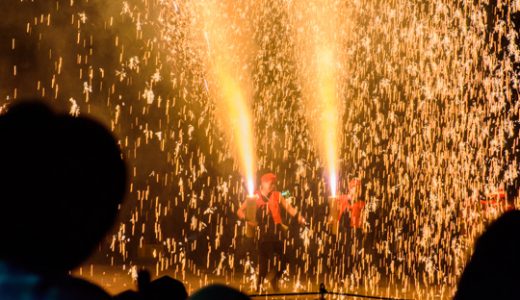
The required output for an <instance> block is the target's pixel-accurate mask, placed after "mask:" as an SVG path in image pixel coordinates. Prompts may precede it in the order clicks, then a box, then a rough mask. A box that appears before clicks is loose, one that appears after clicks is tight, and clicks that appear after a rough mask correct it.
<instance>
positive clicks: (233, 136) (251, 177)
mask: <svg viewBox="0 0 520 300" xmlns="http://www.w3.org/2000/svg"><path fill="white" fill-rule="evenodd" d="M226 4H229V3H226V1H213V0H211V1H200V2H195V3H194V11H196V12H198V16H199V17H201V19H200V22H201V23H202V28H203V34H204V40H205V42H206V45H207V53H206V57H207V67H208V74H209V76H210V80H209V89H210V90H214V92H213V93H212V94H213V95H214V96H215V99H217V102H216V110H217V114H218V115H219V120H220V122H222V124H224V126H223V131H224V132H225V134H226V135H227V136H228V137H229V139H230V141H232V145H233V147H234V148H235V149H237V150H236V152H237V153H238V158H239V161H240V164H241V170H242V172H243V174H244V177H245V180H246V189H247V194H248V196H249V197H251V196H252V195H253V194H254V191H255V155H254V140H253V129H252V120H251V112H250V111H251V108H250V102H251V93H250V92H248V91H249V90H250V89H251V80H250V78H249V76H250V74H248V72H247V69H246V68H244V67H243V66H244V65H246V64H247V57H246V56H245V55H244V52H239V51H237V50H238V49H239V48H240V45H237V44H236V43H237V40H239V39H240V37H238V36H237V35H236V34H234V33H233V31H232V29H231V27H232V26H234V25H236V26H240V24H238V25H237V24H233V21H236V18H233V17H232V14H233V13H234V12H233V9H234V7H230V6H227V7H226ZM243 44H247V43H243ZM242 51H244V49H242ZM246 51H247V50H246ZM245 53H247V52H245Z"/></svg>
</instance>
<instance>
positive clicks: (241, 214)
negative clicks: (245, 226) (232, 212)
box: [237, 200, 247, 220]
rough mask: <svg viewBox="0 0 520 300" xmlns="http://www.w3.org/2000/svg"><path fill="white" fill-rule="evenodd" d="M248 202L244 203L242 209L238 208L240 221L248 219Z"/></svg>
mask: <svg viewBox="0 0 520 300" xmlns="http://www.w3.org/2000/svg"><path fill="white" fill-rule="evenodd" d="M246 202H247V200H246V201H244V202H242V204H241V205H240V207H239V208H238V211H237V215H238V218H239V219H240V220H245V218H246V206H247V203H246Z"/></svg>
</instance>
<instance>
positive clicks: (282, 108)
mask: <svg viewBox="0 0 520 300" xmlns="http://www.w3.org/2000/svg"><path fill="white" fill-rule="evenodd" d="M488 2H489V1H485V0H477V1H445V0H431V1H409V0H394V1H375V0H346V1H339V0H338V1H333V0H328V1H317V0H311V1H309V0H307V1H303V0H291V1H286V0H269V1H268V0H258V1H257V0H254V1H253V0H245V1H217V0H210V1H202V0H200V1H179V0H153V1H151V0H125V1H123V0H113V1H68V0H56V1H15V0H13V1H1V2H0V12H1V13H0V14H3V16H5V18H2V20H5V22H2V23H1V24H0V29H1V30H2V31H3V32H5V34H4V35H2V36H0V39H1V41H0V51H1V52H0V53H1V54H2V55H1V56H0V78H2V80H0V112H1V111H4V110H5V107H6V104H9V103H11V102H12V101H14V100H13V99H18V98H21V97H29V96H43V97H45V98H47V99H49V103H52V105H55V106H56V107H57V108H59V109H61V110H62V111H65V112H70V113H71V114H72V115H77V114H89V115H94V116H95V117H97V118H98V119H99V120H101V121H102V122H104V123H105V124H106V125H107V126H109V127H110V128H111V129H112V130H113V132H114V133H115V134H116V135H117V136H118V137H119V139H120V145H121V148H122V150H123V152H124V154H125V157H126V158H127V159H128V163H129V166H130V170H131V175H132V178H131V184H130V189H129V193H128V195H129V196H128V199H127V201H126V203H125V205H123V206H122V208H121V220H122V221H121V223H120V224H119V226H117V227H116V230H115V232H114V233H113V235H112V236H110V237H109V238H108V239H107V242H106V243H104V244H103V245H102V246H101V249H102V250H101V252H102V253H101V254H102V257H105V258H107V264H111V265H112V266H113V268H120V269H121V270H124V273H128V272H130V273H132V272H131V271H132V270H137V269H136V268H135V266H136V265H139V266H140V265H142V264H147V265H146V266H147V267H148V268H150V269H151V270H153V271H154V272H155V275H158V274H163V273H169V274H172V275H174V276H176V277H178V278H179V279H181V280H188V279H189V278H192V280H191V281H190V285H191V286H190V288H193V287H198V286H200V285H204V284H208V283H210V282H211V281H219V282H223V281H225V282H228V283H230V284H234V285H236V286H237V287H238V288H242V289H244V290H246V291H248V290H249V288H250V286H254V280H255V279H256V277H255V276H256V273H255V271H257V270H258V266H257V265H256V258H255V257H254V256H252V254H250V253H248V251H245V250H244V249H243V246H242V244H241V235H242V228H243V227H242V225H243V224H239V223H238V222H237V221H236V217H235V212H236V208H237V207H238V205H239V204H240V203H241V201H243V199H244V188H243V185H244V182H243V181H244V180H243V179H242V178H244V177H245V178H246V179H245V182H246V183H245V184H246V185H247V186H246V188H247V189H248V192H249V193H251V191H252V190H253V188H254V176H253V173H254V172H255V170H256V169H259V170H260V169H269V170H272V171H273V172H275V173H276V174H277V176H278V178H279V180H278V182H279V189H280V190H283V191H289V192H290V194H291V202H292V204H293V205H294V206H296V207H298V209H299V211H300V212H301V213H302V214H303V215H304V216H305V217H306V219H307V220H308V221H309V223H310V225H309V226H308V227H306V228H298V227H296V226H294V227H290V229H289V230H290V238H288V239H286V240H285V241H284V242H285V246H286V248H285V249H287V254H288V256H289V257H290V258H291V262H290V264H289V269H288V272H287V278H288V279H289V280H290V282H291V283H289V282H285V281H284V282H283V284H284V285H285V288H287V289H292V288H294V287H295V286H297V288H298V289H302V290H311V289H314V288H316V286H317V285H318V284H319V282H321V281H325V283H326V285H327V287H328V288H329V289H330V290H338V291H348V292H351V291H361V292H366V293H369V294H376V295H381V296H397V297H405V298H415V299H438V298H449V297H450V296H451V295H452V293H453V291H454V289H455V286H456V283H457V280H458V278H459V276H460V274H461V271H462V269H463V268H464V265H465V263H466V262H467V260H468V258H469V256H470V255H471V251H472V249H473V245H474V242H475V239H476V238H477V237H478V236H479V234H480V233H481V232H482V230H483V229H484V228H485V225H486V224H488V223H489V222H490V220H491V219H492V218H495V217H496V216H497V215H499V214H500V213H501V211H502V208H501V207H490V208H488V207H484V206H483V205H482V204H481V203H480V201H479V198H478V197H479V193H480V194H483V195H485V194H493V193H496V191H497V190H498V189H499V188H503V187H504V186H505V184H507V182H509V181H511V180H514V179H515V178H517V177H518V176H519V174H518V173H519V171H518V168H519V161H518V155H519V154H518V145H519V141H518V130H519V122H520V121H519V112H520V102H519V101H518V95H519V92H518V89H519V86H520V70H519V66H520V49H519V37H518V32H519V25H518V22H519V21H518V20H519V19H520V18H519V14H520V1H518V0H504V1H498V3H497V4H496V5H495V7H491V6H490V5H489V4H488ZM98 3H102V4H98ZM206 3H207V4H206ZM225 3H227V4H225ZM322 3H325V4H322ZM225 5H228V7H225ZM233 5H236V6H239V7H238V8H237V7H232V6H233ZM333 8H334V9H333ZM212 22H214V23H213V24H212ZM515 22H516V25H515ZM6 24H7V25H6ZM215 24H218V26H217V25H215ZM515 26H516V27H515ZM32 60H37V63H35V62H33V61H32ZM222 132H225V133H226V134H222ZM237 147H238V148H237ZM514 147H517V148H514ZM230 149H231V151H230ZM234 149H237V151H233V150H234ZM235 153H236V155H235ZM235 156H237V157H238V159H236V160H235V159H234V157H235ZM324 174H326V175H325V176H323V175H324ZM340 174H355V175H356V176H358V177H359V178H361V181H362V183H363V188H362V195H361V198H362V199H363V200H365V201H366V202H367V205H366V208H365V210H364V212H363V219H364V220H365V222H364V228H363V237H362V238H363V241H364V243H365V244H364V245H365V246H364V248H359V247H356V245H352V244H349V243H346V244H345V245H342V247H339V246H337V245H336V246H334V245H333V244H331V242H330V238H329V236H328V235H327V233H326V229H325V228H326V223H327V219H326V211H327V209H326V206H327V203H326V201H325V200H324V199H327V198H328V196H330V195H329V191H332V192H333V193H334V191H336V190H337V192H338V193H340V192H342V191H341V188H342V187H344V186H345V185H346V184H345V181H346V180H347V178H348V176H343V175H340ZM241 175H242V176H241ZM244 175H245V176H244ZM323 177H326V178H327V179H328V180H330V182H329V186H328V187H327V188H326V186H327V184H325V180H324V178H323ZM334 184H337V186H334ZM516 202H517V203H516V207H520V203H518V200H516ZM347 247H350V248H349V249H350V250H351V251H349V252H348V257H339V256H340V255H339V254H340V253H341V252H340V251H344V250H345V249H346V248H347ZM345 255H347V254H345ZM334 262H336V263H334ZM353 262H354V263H353ZM216 277H218V278H216ZM110 284H112V282H111V281H110Z"/></svg>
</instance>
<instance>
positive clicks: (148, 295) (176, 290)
mask: <svg viewBox="0 0 520 300" xmlns="http://www.w3.org/2000/svg"><path fill="white" fill-rule="evenodd" d="M143 295H144V298H145V299H149V300H163V299H164V300H186V299H187V298H188V292H187V291H186V288H185V287H184V284H182V282H180V281H179V280H176V279H173V278H171V277H170V276H163V277H161V278H159V279H156V280H154V281H152V282H151V283H150V285H149V286H148V288H147V289H146V290H144V291H143Z"/></svg>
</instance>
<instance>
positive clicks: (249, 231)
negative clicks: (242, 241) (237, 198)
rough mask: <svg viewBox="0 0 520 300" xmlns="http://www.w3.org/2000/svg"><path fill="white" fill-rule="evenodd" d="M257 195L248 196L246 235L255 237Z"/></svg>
mask: <svg viewBox="0 0 520 300" xmlns="http://www.w3.org/2000/svg"><path fill="white" fill-rule="evenodd" d="M250 223H253V224H256V195H252V196H247V197H246V237H248V238H253V237H255V231H256V226H253V225H251V224H250Z"/></svg>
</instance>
